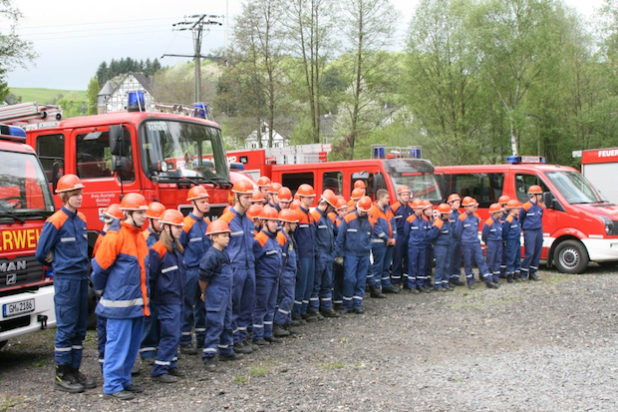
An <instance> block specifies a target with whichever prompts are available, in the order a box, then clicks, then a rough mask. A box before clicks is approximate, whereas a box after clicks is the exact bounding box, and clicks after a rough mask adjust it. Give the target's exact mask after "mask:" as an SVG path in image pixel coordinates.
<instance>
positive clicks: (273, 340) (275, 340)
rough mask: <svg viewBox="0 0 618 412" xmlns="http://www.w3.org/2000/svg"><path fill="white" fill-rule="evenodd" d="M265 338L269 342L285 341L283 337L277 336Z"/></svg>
mask: <svg viewBox="0 0 618 412" xmlns="http://www.w3.org/2000/svg"><path fill="white" fill-rule="evenodd" d="M264 340H265V341H266V342H268V343H281V342H283V341H282V340H281V339H277V338H273V337H268V338H266V337H265V338H264Z"/></svg>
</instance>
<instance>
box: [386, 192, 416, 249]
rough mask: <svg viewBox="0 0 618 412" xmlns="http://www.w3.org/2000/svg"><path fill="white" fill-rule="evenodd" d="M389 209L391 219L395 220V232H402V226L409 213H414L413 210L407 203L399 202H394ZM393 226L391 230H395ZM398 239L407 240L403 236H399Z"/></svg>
mask: <svg viewBox="0 0 618 412" xmlns="http://www.w3.org/2000/svg"><path fill="white" fill-rule="evenodd" d="M391 211H392V214H393V220H394V222H395V226H396V227H397V229H396V232H397V233H399V234H403V229H404V226H405V225H406V220H407V219H408V218H409V217H410V215H413V214H414V211H413V210H412V208H411V207H410V205H409V204H407V205H404V204H403V203H401V202H396V203H394V204H393V206H392V207H391ZM395 226H393V230H395ZM398 241H402V242H404V243H405V242H407V241H408V239H407V238H404V237H400V238H399V240H398Z"/></svg>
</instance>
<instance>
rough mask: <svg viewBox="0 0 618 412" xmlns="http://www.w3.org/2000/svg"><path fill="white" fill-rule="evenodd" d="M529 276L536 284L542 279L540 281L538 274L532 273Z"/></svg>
mask: <svg viewBox="0 0 618 412" xmlns="http://www.w3.org/2000/svg"><path fill="white" fill-rule="evenodd" d="M529 276H530V280H533V281H535V282H538V281H539V280H541V279H539V277H538V276H537V275H536V273H531V274H530V275H529Z"/></svg>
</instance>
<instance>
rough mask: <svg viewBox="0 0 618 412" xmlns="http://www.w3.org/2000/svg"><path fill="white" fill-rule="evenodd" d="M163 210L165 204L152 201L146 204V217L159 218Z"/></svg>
mask: <svg viewBox="0 0 618 412" xmlns="http://www.w3.org/2000/svg"><path fill="white" fill-rule="evenodd" d="M163 212H165V206H163V205H162V204H161V203H159V202H152V203H151V204H149V205H148V210H147V211H146V217H147V218H150V219H160V218H161V215H162V214H163Z"/></svg>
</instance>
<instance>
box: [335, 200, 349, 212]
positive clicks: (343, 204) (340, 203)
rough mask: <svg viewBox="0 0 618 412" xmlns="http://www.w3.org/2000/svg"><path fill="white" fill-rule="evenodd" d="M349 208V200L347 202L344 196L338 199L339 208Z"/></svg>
mask: <svg viewBox="0 0 618 412" xmlns="http://www.w3.org/2000/svg"><path fill="white" fill-rule="evenodd" d="M347 208H348V202H346V201H345V199H344V198H341V199H337V210H341V209H347Z"/></svg>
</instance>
